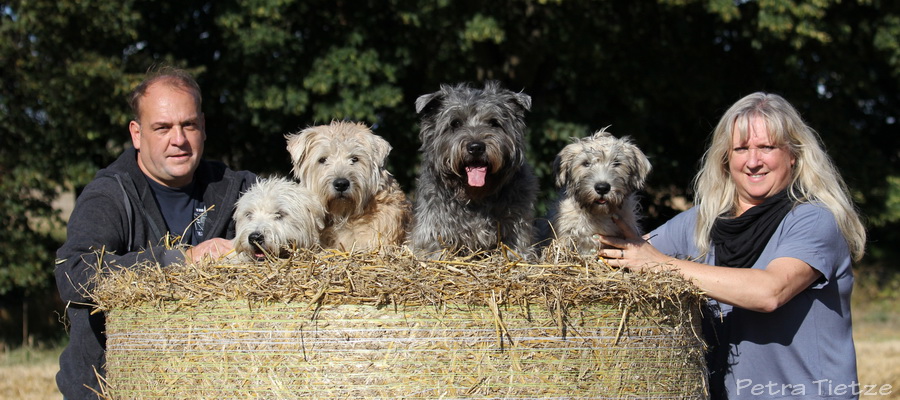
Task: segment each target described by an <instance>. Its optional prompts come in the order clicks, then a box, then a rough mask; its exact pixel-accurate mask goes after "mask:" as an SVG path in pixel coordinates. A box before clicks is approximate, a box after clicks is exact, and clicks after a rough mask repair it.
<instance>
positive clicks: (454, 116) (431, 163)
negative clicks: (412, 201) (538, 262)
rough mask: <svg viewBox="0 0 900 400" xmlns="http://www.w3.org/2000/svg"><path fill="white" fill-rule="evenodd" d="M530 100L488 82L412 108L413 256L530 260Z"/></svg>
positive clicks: (533, 189) (448, 90) (533, 187)
mask: <svg viewBox="0 0 900 400" xmlns="http://www.w3.org/2000/svg"><path fill="white" fill-rule="evenodd" d="M530 108H531V97H530V96H528V95H526V94H524V93H516V92H512V91H509V90H507V89H503V88H501V87H500V84H499V83H498V82H494V81H489V82H486V84H485V87H484V89H476V88H472V87H469V86H468V85H466V84H459V85H456V86H448V85H441V90H440V91H438V92H435V93H431V94H426V95H423V96H421V97H419V98H418V99H417V100H416V112H417V113H419V114H420V116H421V130H420V132H419V139H420V140H421V142H422V147H421V149H420V150H421V151H422V154H423V158H422V165H421V171H420V173H419V176H418V180H417V182H418V183H417V189H416V206H415V218H414V219H415V222H414V224H413V229H412V232H411V235H410V244H411V246H412V247H413V249H414V250H415V251H416V252H418V253H420V254H423V255H426V256H428V257H432V258H434V257H440V255H441V254H440V253H439V252H440V250H447V251H449V252H451V253H453V254H459V253H463V254H465V253H469V252H479V251H484V250H492V249H497V248H502V247H501V245H500V244H501V243H502V244H503V245H505V246H507V247H509V248H510V249H511V250H512V251H514V252H515V253H517V254H518V255H520V256H522V257H526V258H527V257H529V256H530V255H531V252H532V250H533V249H532V247H531V245H532V243H533V240H534V226H533V217H534V202H535V197H536V196H537V190H538V187H537V179H536V178H535V176H534V173H533V172H532V169H531V166H530V165H529V164H528V163H527V161H526V160H525V121H524V117H525V112H526V111H528V110H529V109H530Z"/></svg>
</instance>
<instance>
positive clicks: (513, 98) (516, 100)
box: [484, 80, 531, 111]
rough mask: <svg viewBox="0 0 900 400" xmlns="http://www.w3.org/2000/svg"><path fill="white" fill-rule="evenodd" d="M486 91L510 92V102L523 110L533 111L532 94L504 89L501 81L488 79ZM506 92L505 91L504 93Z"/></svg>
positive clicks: (485, 84) (485, 85)
mask: <svg viewBox="0 0 900 400" xmlns="http://www.w3.org/2000/svg"><path fill="white" fill-rule="evenodd" d="M484 91H485V92H487V93H493V94H507V93H508V94H509V96H510V102H511V103H512V105H514V106H516V107H517V108H521V109H522V111H531V96H529V95H527V94H525V93H523V92H513V91H511V90H507V89H504V88H503V86H502V85H501V84H500V81H495V80H488V81H485V82H484ZM504 92H505V93H504Z"/></svg>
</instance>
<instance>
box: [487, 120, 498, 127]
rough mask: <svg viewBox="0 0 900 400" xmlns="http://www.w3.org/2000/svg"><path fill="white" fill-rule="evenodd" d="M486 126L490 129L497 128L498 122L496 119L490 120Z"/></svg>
mask: <svg viewBox="0 0 900 400" xmlns="http://www.w3.org/2000/svg"><path fill="white" fill-rule="evenodd" d="M488 125H490V126H491V127H492V128H499V127H500V121H498V120H497V118H491V120H490V121H488Z"/></svg>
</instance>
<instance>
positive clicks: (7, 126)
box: [0, 0, 900, 293]
mask: <svg viewBox="0 0 900 400" xmlns="http://www.w3.org/2000/svg"><path fill="white" fill-rule="evenodd" d="M0 10H2V18H3V23H2V26H0V32H2V34H0V57H2V58H0V59H2V68H3V76H2V78H0V79H2V82H3V83H2V87H0V118H2V120H0V123H2V124H0V126H2V128H0V129H3V136H2V137H3V139H2V140H3V143H2V144H3V146H2V148H0V171H2V175H0V196H2V197H0V201H2V202H3V203H2V204H0V207H2V211H0V213H2V215H3V217H2V218H3V222H4V230H3V232H2V236H0V254H2V256H0V257H2V258H0V261H2V263H3V264H2V265H0V293H2V292H4V291H8V290H11V288H13V287H18V288H43V287H45V286H42V285H45V283H44V282H46V281H47V279H46V278H47V277H48V276H49V274H50V273H51V272H52V260H53V256H52V253H53V251H54V250H55V247H56V246H57V245H58V240H59V238H58V237H53V236H52V235H51V234H50V232H48V231H47V230H46V229H41V228H40V227H39V226H37V225H36V224H34V221H36V220H45V219H55V218H57V216H56V214H55V212H54V211H53V210H52V208H51V207H50V201H51V200H52V199H53V198H55V196H56V195H57V193H58V192H59V190H61V189H62V188H66V187H72V188H76V189H77V188H78V187H80V186H82V185H84V184H85V183H86V182H87V181H88V180H89V179H90V177H91V176H92V174H93V173H94V172H95V171H96V170H97V169H98V168H100V167H102V166H104V165H106V164H107V163H108V162H110V161H111V160H112V158H113V157H114V156H115V155H117V154H118V152H119V151H120V150H121V149H122V148H123V146H125V145H127V144H128V136H127V135H126V131H125V126H126V123H127V121H128V119H129V118H130V117H129V115H128V111H127V107H126V105H125V101H124V97H125V95H126V94H127V92H128V90H129V89H130V88H131V87H132V86H133V85H134V84H136V82H137V81H138V80H139V79H140V76H141V75H142V73H143V72H144V71H146V70H147V68H148V67H149V66H151V65H153V64H163V63H166V64H175V65H178V66H182V67H185V68H188V69H190V70H191V71H192V72H194V73H195V74H196V75H197V77H198V80H199V82H200V84H201V87H202V89H203V95H204V105H203V108H204V111H205V113H206V120H207V127H208V131H209V140H208V141H207V156H208V157H210V158H217V159H221V160H223V161H226V162H227V163H228V164H230V165H232V166H234V167H236V168H247V169H251V170H254V171H257V172H260V173H262V174H281V175H285V174H287V173H288V171H289V170H290V164H289V158H288V155H287V152H286V150H285V142H284V137H283V136H284V134H286V133H290V132H295V131H297V130H299V129H302V128H304V127H306V126H308V125H312V124H319V123H327V122H330V120H333V119H336V120H341V119H351V120H358V121H363V122H366V123H368V124H370V125H372V126H373V128H374V130H375V132H376V133H378V134H380V135H382V136H384V137H385V138H386V139H388V141H389V142H391V143H392V145H393V146H394V151H393V152H392V155H391V157H390V159H389V163H390V165H389V168H390V169H391V170H392V171H393V172H394V173H395V175H397V177H398V179H399V180H400V182H401V185H402V187H403V188H404V189H405V190H406V191H407V192H410V193H412V194H413V195H414V192H415V183H414V177H415V175H416V168H417V165H418V161H419V160H418V155H417V154H418V138H417V135H418V131H417V128H418V127H417V116H416V115H415V110H414V102H415V99H416V98H417V97H418V96H420V95H423V94H426V93H430V92H433V91H436V90H438V88H439V85H440V84H442V83H456V82H461V81H472V82H478V81H482V80H485V79H497V80H500V81H502V82H503V83H504V85H505V86H506V87H508V88H510V89H512V90H523V91H524V92H526V93H528V94H529V95H531V96H532V98H533V100H534V104H533V108H532V112H531V113H530V114H528V115H527V122H528V124H529V132H530V133H529V134H530V141H531V142H530V145H531V147H530V149H529V151H530V153H529V158H530V160H531V161H532V163H533V164H534V165H535V168H536V171H537V173H538V174H539V176H540V177H541V179H542V188H543V191H544V192H543V195H542V196H541V198H542V200H543V202H544V203H546V202H549V201H552V199H553V196H554V192H555V189H554V188H553V180H552V173H553V171H552V161H553V158H554V156H555V155H556V153H557V152H558V151H559V150H560V149H561V148H562V147H563V146H565V144H567V143H568V142H569V139H570V138H572V137H580V136H583V135H586V134H588V133H589V132H591V131H594V130H597V129H599V128H602V127H605V126H608V125H611V127H610V131H611V132H613V133H614V134H616V135H630V136H632V137H633V138H634V139H635V141H636V143H637V144H638V145H639V146H641V148H642V149H643V150H644V151H645V152H646V153H647V154H648V155H649V156H650V158H651V161H652V163H653V166H654V170H653V172H652V173H651V175H650V180H649V187H648V189H647V196H646V199H645V211H646V212H647V214H648V218H647V220H646V221H645V225H647V226H648V227H652V226H655V225H656V224H657V223H659V222H660V221H662V220H664V219H666V218H668V217H671V216H672V215H674V213H675V212H677V210H676V204H675V199H677V198H686V199H687V200H690V196H691V193H690V190H689V187H690V180H691V177H692V176H693V175H694V173H695V172H696V165H697V160H699V158H700V156H701V152H702V150H703V147H704V142H705V140H706V138H707V136H708V134H709V132H710V131H711V130H712V127H713V125H714V124H715V122H716V121H717V119H718V118H719V116H720V115H721V113H722V112H723V111H724V109H725V108H726V107H728V106H729V105H730V104H732V103H733V102H734V101H736V100H737V99H738V98H740V97H742V96H744V95H746V94H748V93H750V92H753V91H758V90H764V91H772V92H776V93H779V94H781V95H783V96H785V97H786V98H787V99H788V100H789V101H791V102H792V103H794V104H796V105H797V106H798V108H799V109H800V111H801V112H802V114H803V116H804V117H805V118H806V119H807V120H808V122H809V123H810V124H811V125H812V126H813V127H814V128H816V129H817V130H818V131H819V133H820V134H821V136H822V137H823V139H824V141H825V143H826V144H827V145H828V147H829V150H830V151H831V153H832V156H833V157H834V158H835V160H836V161H837V163H838V165H839V167H840V168H841V170H842V172H843V173H844V176H845V178H846V179H847V180H848V183H849V184H850V186H851V187H852V188H853V190H854V196H855V198H856V200H857V201H858V203H859V205H860V207H861V208H862V209H863V211H864V213H865V214H866V215H867V216H869V221H870V224H869V227H870V229H871V232H872V237H873V242H872V248H873V250H874V251H872V252H871V254H872V256H873V257H874V258H871V259H869V260H868V261H869V262H874V261H878V260H879V259H886V257H889V256H896V255H892V254H891V253H890V252H891V251H896V250H893V249H891V246H889V245H887V244H888V243H895V242H896V240H897V239H898V237H897V234H895V233H892V232H895V231H897V229H896V228H897V226H898V224H900V209H898V205H897V204H898V196H900V195H898V192H900V189H898V182H900V172H898V163H897V157H898V154H897V150H896V149H897V148H898V146H897V140H898V139H897V135H896V132H897V117H898V114H900V87H898V82H900V40H898V39H897V38H898V37H900V34H898V33H900V5H897V4H895V3H894V2H881V1H878V0H858V1H853V0H849V1H848V0H843V1H837V0H816V1H811V2H810V1H804V2H801V1H793V0H783V1H777V0H758V1H754V0H748V1H738V2H735V1H732V0H657V1H651V0H641V1H631V0H611V1H587V0H578V1H576V0H537V1H535V0H508V1H503V2H480V1H448V0H441V1H428V0H385V1H378V2H376V1H363V2H344V1H337V2H335V1H324V0H309V1H301V0H226V1H215V2H214V1H204V0H186V1H181V2H175V3H172V2H133V1H124V2H118V3H106V2H99V1H48V0H37V1H27V2H25V1H12V2H6V3H4V5H2V6H0ZM541 207H542V210H543V207H544V206H543V205H542V206H541Z"/></svg>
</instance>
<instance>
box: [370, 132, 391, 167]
mask: <svg viewBox="0 0 900 400" xmlns="http://www.w3.org/2000/svg"><path fill="white" fill-rule="evenodd" d="M370 137H371V139H370V144H371V145H372V151H373V154H372V159H373V160H374V161H375V164H376V165H378V168H384V164H385V163H386V162H387V156H388V154H390V153H391V150H392V149H393V147H391V144H390V143H388V141H387V140H386V139H385V138H383V137H381V136H378V135H375V134H372V135H370Z"/></svg>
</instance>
